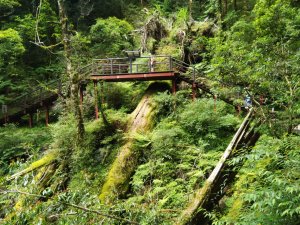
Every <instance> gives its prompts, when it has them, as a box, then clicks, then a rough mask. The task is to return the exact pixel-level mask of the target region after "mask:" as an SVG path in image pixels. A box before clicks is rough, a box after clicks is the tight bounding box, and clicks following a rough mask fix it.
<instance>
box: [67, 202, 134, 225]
mask: <svg viewBox="0 0 300 225" xmlns="http://www.w3.org/2000/svg"><path fill="white" fill-rule="evenodd" d="M62 203H63V204H65V205H68V206H72V207H74V208H76V209H81V210H83V211H86V212H91V213H96V214H98V215H100V216H104V217H107V218H111V219H115V220H120V221H124V222H127V223H130V224H139V223H137V222H135V221H131V220H128V219H124V218H121V217H118V216H113V215H108V214H104V213H102V212H99V211H97V210H94V209H89V208H85V207H83V206H79V205H74V204H71V203H67V202H62Z"/></svg>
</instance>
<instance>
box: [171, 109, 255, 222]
mask: <svg viewBox="0 0 300 225" xmlns="http://www.w3.org/2000/svg"><path fill="white" fill-rule="evenodd" d="M252 113H253V109H251V110H250V111H249V112H248V114H247V116H246V117H245V119H244V121H243V123H242V124H241V126H240V128H239V129H238V131H237V132H236V134H235V135H234V137H233V138H232V140H231V142H230V143H229V145H228V147H227V148H226V150H225V152H224V154H223V156H222V157H221V159H220V160H219V162H218V164H217V165H216V167H215V168H214V170H213V172H212V173H211V174H210V176H209V178H208V179H207V180H206V181H205V183H204V185H203V187H202V188H201V189H199V190H198V191H197V192H196V194H195V197H194V198H193V199H192V201H191V202H190V203H189V204H188V206H187V208H186V209H185V210H184V211H183V212H182V214H181V216H180V217H179V219H178V221H177V223H176V224H177V225H179V224H180V225H183V224H188V223H190V222H191V221H192V220H193V218H194V217H195V216H196V215H197V213H198V210H199V209H201V208H203V206H204V205H205V204H206V203H207V201H208V200H209V196H210V194H211V192H212V189H213V187H214V185H215V184H216V183H217V180H218V178H219V177H220V174H221V171H222V169H223V168H224V167H225V163H226V160H227V159H228V158H229V156H230V155H231V153H232V151H233V150H234V149H235V148H236V147H237V145H238V144H240V142H241V140H242V139H243V137H244V135H245V134H246V131H247V129H248V128H249V126H250V118H251V116H252Z"/></svg>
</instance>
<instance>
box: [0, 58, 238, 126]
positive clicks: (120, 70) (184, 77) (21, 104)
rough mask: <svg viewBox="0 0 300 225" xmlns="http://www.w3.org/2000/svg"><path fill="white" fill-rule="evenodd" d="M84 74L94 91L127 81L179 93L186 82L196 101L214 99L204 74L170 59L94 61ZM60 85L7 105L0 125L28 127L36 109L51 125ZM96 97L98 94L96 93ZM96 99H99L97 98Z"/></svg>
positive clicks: (41, 90)
mask: <svg viewBox="0 0 300 225" xmlns="http://www.w3.org/2000/svg"><path fill="white" fill-rule="evenodd" d="M80 73H82V74H85V77H86V78H85V80H84V81H83V82H82V85H86V83H87V82H89V81H93V82H94V87H95V90H97V89H96V87H97V84H98V82H99V81H103V82H125V81H154V80H171V81H172V92H173V93H175V92H176V84H177V83H178V82H180V81H184V82H186V83H188V84H190V85H191V87H192V96H193V99H194V98H195V97H196V90H197V89H202V90H203V91H204V92H206V93H209V94H211V95H214V93H213V92H212V91H211V90H210V88H209V87H208V86H207V85H206V84H204V82H203V81H202V80H201V79H202V78H203V76H201V72H200V71H198V70H196V68H195V67H194V66H192V65H189V64H187V63H185V62H182V61H179V60H177V59H175V58H173V57H171V56H146V57H138V58H132V57H126V58H106V59H94V60H92V62H91V64H89V65H87V66H85V67H83V68H81V69H80ZM59 86H60V85H59V81H53V82H51V83H49V84H48V85H46V87H47V88H42V87H39V88H37V89H35V90H33V91H31V92H30V93H26V94H23V95H21V96H19V97H18V98H17V99H15V100H14V101H13V102H11V103H9V104H8V105H4V106H2V111H1V112H0V124H5V123H9V122H17V121H18V120H20V119H21V117H22V116H24V115H27V114H28V115H29V126H30V127H31V126H32V124H33V119H32V118H33V113H34V112H36V110H37V109H40V108H44V109H45V112H46V115H45V118H46V124H48V121H49V107H50V106H51V105H52V104H53V102H54V101H55V100H56V99H57V98H58V93H59V90H60V88H59ZM95 93H97V91H96V92H95ZM95 97H97V96H95ZM219 98H220V99H222V100H224V101H225V102H227V103H229V104H233V102H232V101H231V100H229V99H227V98H222V96H219ZM80 99H81V103H82V100H83V88H80ZM95 111H96V112H95V114H96V118H98V106H97V104H96V105H95Z"/></svg>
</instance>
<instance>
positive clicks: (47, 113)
mask: <svg viewBox="0 0 300 225" xmlns="http://www.w3.org/2000/svg"><path fill="white" fill-rule="evenodd" d="M45 110H46V112H45V123H46V127H48V125H49V106H48V105H47V104H46V106H45Z"/></svg>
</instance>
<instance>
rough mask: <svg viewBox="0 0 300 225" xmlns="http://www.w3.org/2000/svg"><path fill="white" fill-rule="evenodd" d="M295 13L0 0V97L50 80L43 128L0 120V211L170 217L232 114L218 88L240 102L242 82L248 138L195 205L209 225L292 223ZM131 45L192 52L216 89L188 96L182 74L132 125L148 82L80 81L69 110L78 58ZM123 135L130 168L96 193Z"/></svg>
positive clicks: (282, 4)
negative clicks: (202, 203) (222, 180)
mask: <svg viewBox="0 0 300 225" xmlns="http://www.w3.org/2000/svg"><path fill="white" fill-rule="evenodd" d="M58 3H61V5H62V6H63V9H64V10H65V12H64V13H65V15H63V13H62V11H60V10H61V9H62V8H60V7H59V4H58ZM64 16H65V17H64ZM64 25H66V27H64ZM299 26H300V4H299V1H296V0H251V1H242V0H233V1H228V0H219V1H217V0H205V1H200V0H187V1H179V0H120V1H118V0H112V1H109V0H89V1H83V0H74V1H73V0H72V1H71V0H30V1H29V0H22V1H18V0H0V105H2V104H9V103H10V102H12V101H13V100H14V98H15V97H17V96H21V95H22V94H24V93H26V92H29V93H32V90H33V89H35V88H36V87H44V88H46V89H47V88H48V89H49V88H50V86H49V87H47V85H45V84H46V83H47V82H48V81H52V80H55V79H57V78H60V80H61V81H62V85H61V88H62V89H61V91H62V92H61V93H60V98H59V100H58V101H57V102H56V104H55V107H54V108H53V110H52V111H51V113H52V114H53V115H52V117H51V118H58V119H57V121H56V122H55V123H53V124H51V125H50V127H35V128H33V129H29V128H24V127H22V124H25V123H22V122H21V123H20V124H19V125H14V124H8V125H5V126H4V127H2V128H1V129H0V182H1V183H0V205H1V207H0V223H1V224H2V223H3V224H22V225H23V224H24V225H25V224H49V223H54V224H97V223H99V224H123V223H124V224H127V223H130V222H138V223H140V224H174V223H175V222H176V219H177V218H180V214H181V212H182V211H183V210H185V209H186V208H185V207H186V206H187V205H188V202H189V201H190V200H191V199H192V198H193V194H194V192H195V190H197V189H199V188H201V187H202V185H203V183H204V182H205V180H206V179H207V178H208V176H209V174H210V173H211V171H212V170H213V168H214V166H215V165H216V163H217V161H218V160H219V159H220V156H221V155H222V152H223V151H224V150H225V148H226V146H227V145H228V143H229V141H230V140H231V138H232V136H233V134H234V133H235V131H236V130H237V128H238V125H239V124H240V122H241V117H242V116H243V115H244V114H243V113H241V112H239V116H237V115H236V112H235V111H234V108H233V107H232V106H230V105H228V104H225V103H223V102H221V101H220V100H219V96H223V97H224V96H225V97H226V98H227V99H230V100H232V102H233V103H234V104H236V105H237V106H242V107H243V105H244V98H245V97H246V96H247V95H248V96H250V98H251V100H252V103H253V107H254V111H255V117H256V123H254V124H256V125H257V124H259V127H256V128H255V130H256V131H258V132H259V133H260V135H261V137H260V139H259V140H258V142H257V143H256V145H255V146H254V147H253V149H241V151H240V152H237V153H236V154H235V157H234V158H232V159H231V162H230V163H231V167H230V169H236V171H235V172H236V174H237V175H236V177H235V179H234V180H233V182H232V183H230V184H229V186H227V187H223V186H222V187H220V188H222V190H223V191H224V193H223V194H224V195H223V196H222V199H221V200H220V201H219V204H216V205H214V206H213V209H212V210H211V211H209V212H205V213H206V215H208V217H209V219H210V222H211V223H213V224H291V225H297V224H298V223H299V221H300V209H299V204H300V198H299V193H300V186H299V179H300V168H299V165H300V164H299V161H300V152H299V145H300V141H299V140H300V138H299V133H298V134H297V133H296V132H295V127H296V126H297V125H298V124H299V123H300V76H299V73H300V69H299V68H300V67H299V63H300V50H299V49H300V29H299ZM136 49H140V50H141V51H142V54H144V55H150V54H157V55H159V54H161V55H172V56H173V57H174V58H176V59H179V60H182V61H184V62H185V63H187V64H194V65H195V66H196V68H197V71H198V72H199V73H197V74H196V79H197V81H199V82H200V81H201V82H204V83H205V84H207V85H208V86H210V87H211V90H212V91H213V92H214V94H215V96H214V97H215V100H213V98H211V97H209V96H208V95H207V94H206V93H204V92H202V91H199V93H198V97H199V98H198V99H197V100H196V101H194V102H192V101H191V99H190V96H191V93H190V89H186V86H184V85H180V87H182V88H183V89H185V90H182V91H179V92H178V93H177V94H176V95H174V96H173V95H170V93H169V92H164V93H160V94H157V95H156V96H155V110H156V111H155V117H151V118H152V119H153V121H148V122H149V123H151V124H152V125H153V128H151V129H150V128H149V129H148V130H147V131H144V132H133V133H132V132H130V129H131V122H130V121H131V119H132V118H130V113H131V112H133V110H134V109H135V108H136V106H137V105H138V103H139V102H140V100H141V99H142V96H143V95H144V93H145V91H146V90H147V88H148V86H149V82H144V83H141V82H132V83H105V82H104V83H101V84H99V87H98V94H99V95H98V99H94V94H95V93H94V90H93V86H92V84H88V85H87V87H86V90H85V92H84V93H85V95H84V103H83V116H82V117H80V115H79V114H78V112H81V111H80V110H81V109H80V110H79V111H76V112H75V113H74V111H75V110H74V108H76V107H77V109H79V107H78V105H79V101H76V100H78V96H77V94H76V93H75V94H74V93H73V91H74V90H75V92H76V88H78V87H79V83H80V82H82V81H83V79H85V78H86V74H85V72H84V71H82V70H81V69H80V68H82V67H83V66H85V65H87V64H89V63H91V60H92V58H106V57H114V56H117V57H118V56H120V57H124V55H125V54H124V50H136ZM143 60H144V61H145V59H137V62H144V61H143ZM133 69H134V68H133ZM191 75H192V74H191V70H187V71H186V72H185V76H191ZM167 85H168V84H167ZM163 86H165V84H163ZM50 89H51V88H50ZM70 96H71V97H70ZM72 97H73V99H72ZM21 99H22V97H21ZM70 99H71V100H70ZM74 99H75V100H74ZM94 101H97V102H98V106H99V109H100V112H99V114H100V119H99V120H96V121H94ZM74 106H75V107H74ZM236 108H237V109H238V108H239V107H236ZM26 113H28V112H27V111H26ZM54 114H55V115H54ZM0 119H2V118H0ZM23 119H26V120H27V119H28V116H27V117H26V116H25V117H24V118H23ZM81 119H82V120H81ZM78 121H79V122H84V123H82V127H83V128H84V129H83V130H84V132H82V138H81V139H79V135H78V133H79V131H78V129H77V127H76V125H77V126H78ZM51 122H52V121H51ZM39 125H40V124H39ZM129 140H130V141H129ZM128 143H130V145H131V146H130V147H131V152H132V153H133V154H135V155H134V159H135V161H134V167H135V170H134V171H133V172H132V171H131V172H130V174H128V177H130V179H129V181H128V179H127V178H126V182H127V183H126V184H124V183H123V184H120V187H118V188H117V189H118V190H115V191H118V192H120V193H116V196H118V198H117V199H113V200H112V202H110V203H109V204H103V203H101V201H100V199H99V194H100V192H101V189H102V187H103V185H104V183H105V181H106V180H107V179H109V178H108V177H107V176H112V177H110V178H111V179H115V180H116V179H117V178H118V176H117V175H119V174H110V173H109V171H110V169H111V168H112V165H113V162H114V161H115V159H116V158H118V156H119V155H120V151H121V150H122V148H123V147H124V146H126V144H128ZM125 158H126V157H125ZM128 165H129V166H130V162H127V161H126V160H124V162H122V163H121V164H120V166H119V167H118V168H119V169H120V168H123V169H124V170H125V168H127V167H128ZM116 183H117V182H116ZM122 185H124V186H126V188H123V186H122ZM93 210H94V211H93ZM126 220H127V221H126ZM128 220H129V221H128Z"/></svg>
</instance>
